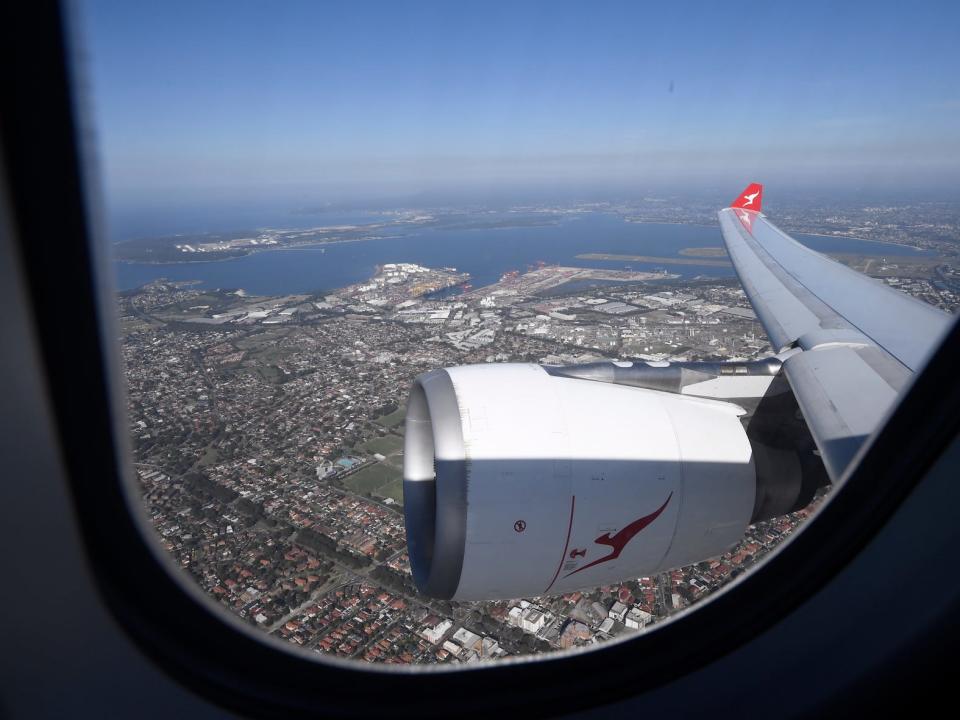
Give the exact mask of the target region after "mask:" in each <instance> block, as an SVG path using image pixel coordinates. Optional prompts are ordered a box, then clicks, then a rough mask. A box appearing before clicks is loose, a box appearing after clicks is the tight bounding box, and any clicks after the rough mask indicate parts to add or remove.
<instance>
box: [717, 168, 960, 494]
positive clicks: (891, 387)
mask: <svg viewBox="0 0 960 720" xmlns="http://www.w3.org/2000/svg"><path fill="white" fill-rule="evenodd" d="M762 193H763V188H762V186H761V185H758V184H756V183H754V184H752V185H750V186H748V187H747V188H746V190H744V191H743V193H741V195H740V196H739V197H738V198H737V200H735V201H734V203H733V205H732V206H731V207H729V208H725V209H723V210H721V211H720V213H719V217H720V228H721V230H722V231H723V239H724V242H725V243H726V246H727V252H728V253H729V255H730V259H731V260H732V262H733V266H734V268H735V269H736V272H737V275H738V277H739V278H740V282H741V284H742V285H743V288H744V290H745V291H746V294H747V297H748V298H749V299H750V302H751V304H752V305H753V308H754V310H755V311H756V313H757V317H758V318H759V319H760V322H761V323H762V324H763V327H764V329H765V330H766V332H767V335H768V336H769V338H770V342H771V343H772V345H773V347H774V349H775V350H777V351H778V352H781V353H786V351H789V350H791V349H794V350H793V352H792V353H788V356H787V357H786V360H785V362H784V370H785V372H786V376H787V379H788V380H789V382H790V385H791V387H792V388H793V391H794V394H795V395H796V398H797V402H798V403H799V405H800V408H801V410H802V412H803V415H804V418H805V419H806V421H807V424H808V426H809V428H810V431H811V433H812V435H813V437H814V440H815V441H816V443H817V446H818V448H819V449H820V454H821V456H822V458H823V461H824V464H825V465H826V468H827V471H828V472H829V473H830V476H831V478H833V479H834V480H837V479H839V478H840V476H841V475H842V474H843V471H844V469H845V468H846V467H847V465H848V464H849V462H850V460H851V459H852V458H853V456H854V455H855V454H856V452H857V450H859V448H860V446H861V445H862V444H863V442H864V441H865V440H866V438H867V437H868V436H869V435H870V434H871V433H872V432H873V431H874V430H875V429H876V428H877V427H878V426H879V425H880V422H881V421H882V420H883V418H884V416H885V415H886V413H887V412H888V411H889V410H890V408H891V407H892V405H893V403H894V401H895V399H896V397H897V395H898V394H899V392H900V391H901V390H902V389H903V388H904V387H905V386H906V384H907V383H908V382H909V381H910V378H911V377H912V374H913V373H914V372H916V371H917V370H920V369H921V368H922V367H923V364H924V362H925V360H926V358H927V357H928V355H929V354H930V353H931V352H932V351H933V350H934V349H935V347H936V345H937V344H938V341H939V339H940V338H941V336H942V335H943V334H944V333H945V331H946V330H947V328H948V327H949V325H950V324H951V317H950V316H949V315H948V314H946V313H944V312H942V311H940V310H938V309H936V308H934V307H932V306H930V305H928V304H926V303H924V302H922V301H920V300H917V299H915V298H912V297H910V296H908V295H905V294H903V293H900V292H898V291H896V290H894V289H893V288H891V287H889V286H887V285H885V284H883V283H881V282H878V281H876V280H873V279H871V278H869V277H867V276H866V275H862V274H861V273H858V272H856V271H854V270H851V269H850V268H848V267H846V266H845V265H842V264H841V263H839V262H836V261H835V260H832V259H830V258H828V257H825V256H823V255H821V254H819V253H817V252H814V251H813V250H810V249H809V248H807V247H805V246H804V245H802V244H800V243H799V242H797V241H796V240H794V239H793V238H791V237H790V236H789V235H787V234H786V233H784V232H783V231H782V230H780V229H779V228H777V227H776V226H775V225H774V224H773V223H771V222H770V221H769V220H767V218H766V217H765V216H764V215H763V214H762V213H761V211H760V207H761V200H762Z"/></svg>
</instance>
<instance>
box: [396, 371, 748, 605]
mask: <svg viewBox="0 0 960 720" xmlns="http://www.w3.org/2000/svg"><path fill="white" fill-rule="evenodd" d="M743 413H744V410H743V409H742V408H740V407H739V406H737V405H735V404H733V403H728V402H719V401H714V400H702V399H697V398H691V397H688V396H683V395H677V394H671V393H666V392H659V391H655V390H648V389H642V388H635V387H625V386H618V385H609V384H603V383H597V382H592V381H590V380H581V379H571V378H566V377H556V376H553V375H550V374H548V373H547V372H546V371H545V370H544V369H543V368H541V367H540V366H537V365H532V364H494V365H473V366H463V367H454V368H447V369H444V370H436V371H433V372H430V373H426V374H424V375H421V376H420V377H418V378H417V379H416V381H415V382H414V384H413V387H412V389H411V393H410V397H409V400H408V404H407V415H406V439H405V445H404V481H403V485H404V512H405V520H406V527H407V544H408V549H409V555H410V564H411V569H412V572H413V577H414V581H415V582H416V584H417V587H418V588H419V589H420V590H421V591H422V592H424V593H425V594H427V595H430V596H433V597H440V598H454V599H465V600H466V599H496V598H515V597H524V596H527V597H529V596H537V595H544V594H556V593H563V592H569V591H572V590H575V589H579V588H585V587H595V586H598V585H603V584H606V583H612V582H618V581H621V580H624V579H629V578H636V577H641V576H649V575H652V574H655V573H657V572H660V571H662V570H666V569H669V568H674V567H680V566H682V565H686V564H690V563H693V562H698V561H700V560H704V559H706V558H709V557H713V556H715V555H718V554H721V553H722V552H724V550H726V549H727V548H728V547H729V546H730V545H732V544H734V543H735V542H737V541H738V540H739V539H740V538H741V537H742V536H743V533H744V531H745V530H746V527H747V525H748V524H749V523H750V521H751V516H752V513H753V511H754V506H755V500H756V495H757V479H756V472H755V468H754V463H753V453H752V450H751V444H750V441H749V439H748V437H747V434H746V431H745V430H744V428H743V425H742V423H741V422H740V416H741V415H743Z"/></svg>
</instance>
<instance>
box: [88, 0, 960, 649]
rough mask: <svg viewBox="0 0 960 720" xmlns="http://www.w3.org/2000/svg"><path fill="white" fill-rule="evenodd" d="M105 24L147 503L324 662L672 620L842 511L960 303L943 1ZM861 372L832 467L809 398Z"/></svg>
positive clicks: (300, 15)
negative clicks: (865, 450)
mask: <svg viewBox="0 0 960 720" xmlns="http://www.w3.org/2000/svg"><path fill="white" fill-rule="evenodd" d="M77 10H78V18H77V21H78V30H79V32H80V34H81V38H82V44H83V52H84V55H83V58H84V60H83V65H82V66H81V67H80V72H81V73H82V74H83V75H84V76H85V78H86V81H87V84H88V87H87V90H86V91H87V93H88V94H87V95H86V96H85V97H83V98H82V100H83V101H84V102H85V103H86V105H87V106H88V109H89V112H90V113H91V117H92V121H93V125H94V127H95V130H96V148H97V152H98V155H99V161H100V165H101V168H102V175H101V182H102V191H103V200H104V203H105V208H106V234H107V237H106V238H105V241H106V242H107V243H108V244H109V248H110V251H111V253H112V258H113V259H112V264H113V270H114V282H115V291H116V292H115V296H114V302H115V308H116V313H117V317H118V319H119V322H118V327H119V332H120V336H119V338H118V342H119V347H120V352H121V355H122V359H123V373H124V378H125V382H126V391H127V411H128V418H127V420H128V426H129V433H130V438H131V443H132V452H133V457H132V467H133V470H134V472H135V477H136V494H137V495H138V497H139V498H140V499H142V504H143V508H144V510H145V513H146V516H147V517H148V519H149V524H150V525H151V526H152V531H151V532H152V533H153V534H154V535H155V537H156V540H157V542H158V543H159V544H160V545H161V546H162V547H163V548H164V549H165V551H167V552H168V553H169V555H170V556H171V557H172V559H173V561H174V562H175V563H176V564H177V565H178V566H179V567H180V574H181V575H182V576H183V577H184V578H188V579H189V580H188V581H189V582H191V583H193V584H195V585H196V586H198V587H199V588H200V589H201V590H202V591H203V593H205V594H206V595H207V596H208V597H209V598H211V599H212V600H213V601H215V602H216V603H217V604H218V605H219V606H221V607H222V608H223V609H224V610H225V611H226V612H228V613H231V614H232V615H233V616H235V617H237V618H240V619H241V620H242V621H243V622H245V623H247V624H248V625H249V626H250V627H251V628H253V629H255V630H256V631H257V632H260V633H263V634H265V635H271V636H273V637H274V638H278V639H281V640H284V641H287V642H289V643H290V644H291V645H292V646H295V647H297V648H300V649H302V650H304V651H306V652H308V653H310V654H315V655H316V656H318V657H324V656H336V657H340V658H349V659H353V660H356V661H365V662H369V663H396V664H445V665H451V666H460V665H463V666H467V665H470V664H472V663H476V662H487V661H495V660H498V659H500V658H511V657H517V656H526V655H531V654H536V653H549V652H553V651H561V650H565V649H569V648H581V647H592V646H602V645H603V644H604V643H606V642H608V641H612V640H616V639H622V638H626V637H631V636H638V635H640V634H643V633H647V632H651V631H654V630H655V629H656V628H657V627H658V626H659V625H661V624H662V623H664V622H667V621H669V620H670V619H671V618H674V617H676V616H682V615H684V614H685V613H684V611H685V610H687V609H689V608H695V607H696V606H697V604H698V603H701V602H703V601H705V600H707V599H708V598H710V597H711V596H712V595H713V594H715V593H717V592H718V591H720V590H722V589H723V588H724V587H725V586H727V585H728V584H729V583H731V582H732V581H734V580H735V579H736V578H738V577H739V576H741V575H743V574H744V573H747V572H749V571H750V570H751V569H753V568H756V567H758V566H759V565H761V564H762V563H763V562H764V560H765V559H766V558H768V557H770V556H771V553H773V552H774V551H775V550H776V549H777V548H778V547H779V546H780V545H781V544H782V543H783V542H784V541H785V540H787V539H788V538H790V536H791V534H793V533H795V532H796V531H797V530H798V528H801V527H802V526H803V524H804V523H805V522H806V521H807V520H808V519H809V518H810V517H811V516H813V515H815V514H816V512H817V509H818V508H819V507H820V506H821V505H822V503H824V502H825V500H826V499H828V498H829V496H830V494H831V492H834V490H833V489H834V488H835V487H837V486H838V485H839V484H840V482H841V479H842V477H843V476H844V472H845V471H846V470H847V469H849V467H850V466H851V463H853V462H855V457H856V452H857V451H858V448H859V447H860V445H861V444H862V442H863V441H864V439H865V438H866V437H867V436H869V435H870V433H871V432H873V431H874V430H875V429H876V428H877V427H878V425H879V423H880V422H882V419H883V418H884V417H885V415H886V413H887V412H889V410H890V408H891V407H892V406H893V403H894V402H895V399H896V397H897V395H898V393H899V392H900V391H902V390H903V388H905V387H906V386H907V384H908V382H909V379H910V377H911V376H912V374H913V373H914V372H916V371H918V370H919V369H921V368H922V363H923V359H924V357H925V353H926V352H928V351H929V350H930V349H931V348H932V347H933V343H934V342H935V340H936V339H937V338H939V337H940V334H941V333H942V329H943V328H945V327H946V322H947V321H946V319H947V318H949V314H950V313H953V312H955V311H956V309H957V307H958V305H960V299H958V298H960V295H958V293H960V274H958V272H960V271H958V263H957V252H958V251H957V248H958V242H960V204H958V202H957V200H956V197H955V193H953V188H955V187H956V185H955V183H956V180H957V177H958V171H960V135H958V130H957V126H956V123H955V121H954V120H955V114H956V109H957V103H958V100H957V98H956V92H955V77H956V71H957V69H958V61H960V51H958V49H957V45H956V43H955V38H954V37H953V33H952V32H951V28H952V27H954V24H953V23H952V22H948V21H947V20H946V19H945V18H944V17H942V15H944V14H951V15H953V16H954V18H953V19H954V20H956V17H955V15H956V12H955V11H954V10H952V9H946V8H942V7H941V8H936V7H933V6H931V7H925V6H924V7H916V6H913V5H911V6H910V7H909V8H906V7H902V8H901V7H871V10H870V12H869V13H863V12H860V11H855V10H854V9H853V8H842V7H834V6H832V5H827V4H824V5H822V6H821V5H817V4H805V5H804V6H803V7H790V8H789V9H787V8H779V9H778V8H755V9H754V10H752V11H751V13H750V14H749V16H748V18H747V19H745V20H744V21H743V22H744V23H745V26H744V27H743V28H742V32H741V29H738V28H735V27H731V25H730V23H729V8H728V7H726V6H715V5H713V4H703V5H702V6H700V7H699V8H698V11H697V13H696V14H698V15H699V18H698V19H697V20H696V22H691V20H690V17H689V16H688V14H687V11H680V10H676V9H670V8H665V7H656V8H655V7H652V6H650V5H647V4H633V3H606V4H601V5H600V6H597V5H596V4H592V5H591V6H590V7H589V8H586V7H581V6H579V5H576V4H571V5H566V4H560V5H557V4H555V3H543V4H541V3H521V4H519V5H517V4H515V3H510V4H506V3H504V4H493V5H492V6H491V5H489V4H483V5H455V6H448V5H447V4H444V3H415V4H406V3H383V4H380V3H369V2H368V3H350V4H336V3H331V4H313V3H302V4H300V3H294V4H284V5H281V6H275V5H271V4H253V3H251V4H243V3H241V4H218V3H211V4H200V5H197V4H193V3H182V4H181V3H164V4H156V5H141V4H127V3H110V2H106V0H81V2H79V4H78V5H77ZM721 27H723V28H727V30H726V31H724V32H718V28H721ZM754 180H758V181H762V185H763V187H760V186H759V185H757V186H752V185H749V183H751V182H752V181H754ZM745 187H746V189H745V190H743V192H742V193H741V195H736V193H737V192H738V191H740V190H741V189H742V188H745ZM763 193H765V194H766V195H765V196H764V195H763ZM761 202H762V205H761ZM761 207H762V210H761ZM718 211H720V213H721V214H720V218H719V223H718ZM758 211H760V212H758ZM768 221H769V223H768ZM777 228H779V230H777ZM780 231H782V232H783V233H787V234H789V236H790V237H792V238H794V239H795V240H796V241H797V242H798V243H799V244H797V243H793V241H791V240H790V239H789V238H787V237H785V236H784V235H782V234H781V233H780ZM806 249H809V250H812V251H815V252H816V253H818V254H819V255H817V256H815V257H816V258H821V257H822V256H826V257H829V258H831V259H832V261H824V262H827V263H828V264H827V265H825V266H821V265H818V264H817V263H819V262H820V260H819V259H810V258H813V257H814V256H813V255H812V254H809V253H806ZM844 266H845V268H852V269H853V270H854V271H856V272H857V273H859V274H861V275H863V276H869V277H871V278H873V279H874V281H875V282H873V283H871V284H870V286H869V287H870V288H872V289H871V290H869V291H865V292H868V295H865V296H860V295H858V297H869V298H873V297H874V295H872V294H869V293H879V295H876V297H877V298H878V300H877V301H876V302H877V304H873V301H872V300H870V301H864V302H859V301H853V300H851V297H850V294H849V293H843V292H840V293H837V292H836V291H835V288H838V287H839V288H841V289H842V288H844V287H847V284H846V280H844V279H845V278H847V277H848V276H847V275H842V273H846V272H847V270H846V269H844ZM836 273H841V275H836V277H837V278H840V280H838V281H837V282H832V279H833V278H834V276H835V274H836ZM763 283H767V284H766V285H763ZM770 283H775V284H776V287H777V288H780V289H782V291H783V295H782V296H780V295H777V293H778V292H780V290H777V291H776V292H769V288H770V287H771V285H770ZM882 286H885V288H884V287H882ZM797 288H801V290H802V292H801V290H798V289H797ZM894 291H896V292H894ZM908 297H909V298H913V299H914V300H913V301H908V300H906V299H903V298H908ZM798 298H799V299H798ZM811 298H812V299H811ZM887 298H897V299H895V300H890V302H891V303H892V304H893V306H895V308H896V309H895V310H892V311H891V313H890V314H889V317H890V319H892V320H896V319H897V318H899V319H900V320H901V321H902V325H903V326H908V327H909V328H912V329H913V330H914V331H915V335H916V338H919V340H918V339H916V338H912V339H910V340H909V343H908V344H909V347H906V346H902V345H901V344H899V343H900V342H901V339H902V336H901V335H896V334H895V336H889V337H888V336H887V335H885V334H884V333H885V332H886V329H885V328H884V327H880V326H879V324H877V323H880V321H881V320H882V319H883V318H882V317H880V316H882V315H884V313H883V312H880V313H878V312H875V310H877V309H878V308H880V307H882V306H883V302H885V301H886V299H887ZM915 301H917V302H915ZM797 303H799V305H798V304H797ZM902 303H906V305H902V306H901V304H902ZM809 318H814V323H815V324H814V326H809V327H808V326H806V325H803V323H805V322H809ZM824 318H828V319H829V320H828V321H825V320H824ZM878 318H879V319H878ZM817 319H819V320H817ZM871 323H873V324H874V325H876V326H874V325H872V324H871ZM813 353H818V355H817V357H818V358H821V359H824V361H825V362H826V360H829V359H832V358H836V362H835V364H834V363H831V362H828V363H826V365H825V366H821V367H819V369H811V368H810V367H808V365H809V363H806V362H805V358H808V357H810V356H812V355H813ZM854 366H855V367H856V368H862V369H856V370H849V369H850V368H851V367H854ZM824 367H826V369H824ZM891 368H892V369H891ZM445 369H446V370H445ZM846 371H849V372H850V373H852V374H851V375H844V372H846ZM874 371H875V373H876V374H875V375H871V374H870V373H872V372H874ZM834 372H835V373H836V375H834V374H833V373H834ZM871 378H878V379H876V380H871ZM851 380H853V381H856V382H860V381H863V382H865V383H868V382H876V383H879V384H875V385H869V384H868V385H865V386H864V387H866V388H867V390H865V391H864V392H863V393H862V394H861V395H862V397H864V398H869V402H866V401H864V402H861V403H858V404H857V405H856V407H855V408H854V409H853V410H851V411H850V412H852V413H854V414H853V415H845V416H844V417H845V418H846V419H847V421H848V423H847V425H848V426H849V427H850V428H852V430H851V433H852V436H847V435H845V436H842V437H838V436H835V435H831V434H830V433H831V432H832V430H831V428H832V427H834V426H833V425H830V419H829V418H825V417H824V416H823V414H822V412H821V409H820V408H818V407H817V406H815V405H813V404H811V403H812V401H811V400H810V397H813V394H808V389H809V388H810V387H812V385H811V383H815V382H816V383H820V385H818V386H817V387H822V388H828V389H829V388H831V387H833V388H841V387H852V386H851V385H849V382H850V381H851ZM831 383H832V384H831ZM883 383H886V384H883ZM857 387H859V386H857ZM809 392H810V393H813V391H809ZM824 392H826V391H824ZM848 394H849V393H848ZM841 411H844V412H845V410H844V409H843V408H841ZM851 417H852V418H853V419H850V418H851ZM845 427H846V426H845Z"/></svg>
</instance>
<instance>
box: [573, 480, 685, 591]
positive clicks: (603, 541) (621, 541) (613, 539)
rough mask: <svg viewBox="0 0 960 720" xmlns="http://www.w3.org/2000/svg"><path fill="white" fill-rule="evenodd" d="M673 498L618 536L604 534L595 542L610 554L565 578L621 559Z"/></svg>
mask: <svg viewBox="0 0 960 720" xmlns="http://www.w3.org/2000/svg"><path fill="white" fill-rule="evenodd" d="M672 497H673V493H670V494H669V495H668V496H667V499H666V501H665V502H664V503H663V505H661V506H660V507H659V508H658V509H657V510H654V511H653V512H652V513H650V514H649V515H644V516H643V517H642V518H637V519H636V520H634V521H633V522H632V523H630V524H629V525H627V526H626V527H625V528H623V529H622V530H621V531H620V532H618V533H617V534H616V535H613V536H611V535H610V533H604V534H603V535H601V536H600V537H598V538H597V539H596V540H594V542H595V543H597V544H598V545H609V546H610V548H611V551H610V554H609V555H606V556H605V557H602V558H599V559H597V560H594V561H593V562H592V563H587V564H586V565H584V566H583V567H582V568H577V569H576V570H574V571H573V572H568V573H567V574H566V575H564V577H570V576H571V575H575V574H576V573H578V572H580V571H582V570H586V569H587V568H592V567H593V566H594V565H599V564H600V563H605V562H607V561H608V560H614V559H616V558H618V557H620V553H622V552H623V549H624V548H625V547H626V546H627V543H628V542H630V541H631V540H633V538H634V537H635V536H636V535H637V533H639V532H640V531H641V530H643V529H644V528H645V527H646V526H647V525H649V524H650V523H652V522H653V521H654V520H656V519H657V518H658V517H660V513H662V512H663V511H664V510H666V508H667V505H668V504H669V503H670V498H672ZM574 552H576V551H574ZM584 554H586V551H584ZM570 555H571V557H572V556H573V553H570Z"/></svg>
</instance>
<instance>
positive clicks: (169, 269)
mask: <svg viewBox="0 0 960 720" xmlns="http://www.w3.org/2000/svg"><path fill="white" fill-rule="evenodd" d="M795 237H796V239H797V240H799V241H800V242H802V243H804V244H806V245H808V246H809V247H811V248H813V249H814V250H817V251H819V252H847V253H858V254H870V255H887V256H896V255H906V254H917V252H918V251H915V250H913V249H911V248H906V247H902V246H897V245H887V244H883V243H876V242H870V241H866V240H852V239H848V238H832V237H821V236H805V235H797V236H795ZM721 246H722V238H721V235H720V228H719V226H717V227H705V226H699V225H669V224H652V223H651V224H646V223H628V222H625V221H623V220H622V219H621V218H620V217H618V216H615V215H611V214H606V213H591V214H585V215H576V216H570V217H568V218H564V219H562V220H561V221H560V222H558V223H557V224H553V225H544V226H534V227H510V228H492V229H490V228H485V229H462V228H461V229H456V228H454V229H451V228H435V229H434V228H421V229H418V230H416V231H415V232H412V233H410V234H405V235H403V236H401V237H395V238H385V239H380V240H362V241H357V242H344V243H335V244H328V245H325V246H323V247H311V248H295V249H279V250H270V251H265V252H259V253H254V254H252V255H247V256H246V257H242V258H236V259H233V260H220V261H216V262H202V263H175V264H167V265H151V264H144V263H120V262H117V263H114V266H115V280H116V286H117V289H120V290H127V289H132V288H135V287H139V286H140V285H143V284H144V283H147V282H150V281H153V280H156V279H158V278H166V279H168V280H196V281H199V283H200V286H201V287H203V288H205V289H214V288H224V289H228V288H229V289H235V288H242V289H244V290H246V291H247V292H248V293H251V294H255V295H284V294H290V293H304V292H315V291H318V290H332V289H335V288H340V287H344V286H346V285H350V284H352V283H355V282H359V281H361V280H364V279H366V278H368V277H370V276H371V275H372V274H373V273H374V272H375V270H376V267H377V265H381V264H383V263H390V262H412V263H418V264H420V265H427V266H431V267H455V268H457V270H459V271H461V272H468V273H470V275H471V278H472V279H471V283H472V284H473V285H474V286H475V287H479V286H481V285H487V284H490V283H494V282H496V281H497V280H498V279H499V278H500V276H501V275H503V273H505V272H507V271H510V270H519V271H521V272H522V271H524V270H526V269H527V268H528V267H530V266H533V265H535V264H536V263H538V262H545V263H548V264H559V265H575V266H579V267H598V268H614V269H623V268H624V267H625V266H629V267H631V268H632V269H634V270H654V269H656V268H657V267H659V266H658V265H657V264H655V263H653V264H651V263H638V262H629V263H625V262H619V261H591V260H580V259H577V257H576V256H577V255H579V254H582V253H612V254H619V255H648V256H656V257H682V256H681V255H680V251H681V250H682V249H684V248H690V247H717V248H718V247H721ZM688 259H689V258H688ZM664 267H665V268H666V270H668V271H669V272H671V273H674V274H678V275H680V276H681V277H684V278H693V277H697V276H704V277H733V276H734V272H733V269H732V268H724V267H713V266H708V265H703V266H701V265H667V266H664Z"/></svg>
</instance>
